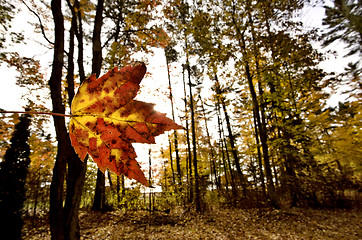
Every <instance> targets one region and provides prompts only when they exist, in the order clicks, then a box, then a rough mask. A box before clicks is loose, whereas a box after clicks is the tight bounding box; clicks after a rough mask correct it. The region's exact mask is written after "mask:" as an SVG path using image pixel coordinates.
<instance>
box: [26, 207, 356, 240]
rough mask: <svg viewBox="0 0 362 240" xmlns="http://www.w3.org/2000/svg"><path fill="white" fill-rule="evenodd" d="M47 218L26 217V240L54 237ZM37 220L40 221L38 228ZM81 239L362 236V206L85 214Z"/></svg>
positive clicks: (81, 223)
mask: <svg viewBox="0 0 362 240" xmlns="http://www.w3.org/2000/svg"><path fill="white" fill-rule="evenodd" d="M45 219H46V218H45V217H44V218H38V219H36V221H35V222H34V223H33V221H32V218H30V219H28V220H26V221H25V226H24V237H23V238H24V239H50V235H49V225H48V223H47V221H46V220H45ZM33 224H35V226H34V227H33ZM80 226H81V239H97V240H98V239H107V240H111V239H356V240H357V239H362V210H345V209H344V210H340V209H328V210H326V209H302V208H291V209H288V210H276V209H266V208H264V209H230V208H229V209H219V208H217V209H212V210H209V211H207V212H205V213H204V214H196V213H193V212H191V211H186V212H185V211H182V210H181V209H180V210H177V209H173V210H171V212H170V213H165V212H159V211H155V212H153V213H149V212H147V211H137V212H124V211H113V212H92V211H82V212H81V213H80Z"/></svg>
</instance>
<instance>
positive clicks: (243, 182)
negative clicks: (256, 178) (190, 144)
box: [215, 75, 247, 197]
mask: <svg viewBox="0 0 362 240" xmlns="http://www.w3.org/2000/svg"><path fill="white" fill-rule="evenodd" d="M215 82H216V94H217V95H218V96H219V98H218V99H219V103H220V104H221V106H222V109H223V112H224V116H225V121H226V129H227V131H228V135H229V142H230V146H231V153H232V155H233V158H234V161H235V163H234V164H235V167H236V171H237V172H238V175H239V179H240V184H241V186H242V188H243V195H244V196H243V197H246V196H247V187H246V179H245V176H244V174H243V171H242V170H241V166H240V161H239V156H238V150H237V148H236V146H235V138H234V134H233V132H232V129H231V123H230V118H229V114H228V112H227V109H226V104H225V99H224V98H223V97H222V95H221V89H220V83H219V80H218V78H217V75H215Z"/></svg>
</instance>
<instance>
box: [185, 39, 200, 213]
mask: <svg viewBox="0 0 362 240" xmlns="http://www.w3.org/2000/svg"><path fill="white" fill-rule="evenodd" d="M186 49H187V40H186ZM186 51H187V50H186ZM186 67H187V75H188V80H189V81H188V85H189V94H190V111H191V132H192V157H193V159H192V162H193V165H194V176H195V179H194V180H195V204H196V211H198V212H200V211H201V194H200V187H199V174H198V169H197V151H196V147H197V146H196V125H195V109H194V99H193V94H192V84H191V69H190V63H189V60H188V56H187V54H186Z"/></svg>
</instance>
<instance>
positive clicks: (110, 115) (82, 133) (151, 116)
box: [69, 63, 182, 186]
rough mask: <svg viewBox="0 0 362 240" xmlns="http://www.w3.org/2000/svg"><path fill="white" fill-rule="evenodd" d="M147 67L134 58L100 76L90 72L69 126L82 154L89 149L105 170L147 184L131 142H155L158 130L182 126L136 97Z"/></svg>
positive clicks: (73, 140) (84, 154)
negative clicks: (129, 64) (132, 60)
mask: <svg viewBox="0 0 362 240" xmlns="http://www.w3.org/2000/svg"><path fill="white" fill-rule="evenodd" d="M145 73H146V66H145V65H144V64H143V63H136V64H135V65H133V66H127V67H124V68H122V69H121V70H118V69H117V67H115V68H113V69H112V70H110V71H109V72H108V73H106V74H105V75H103V76H101V77H100V78H98V79H96V76H95V75H94V74H93V75H92V76H90V77H89V78H88V79H86V80H85V81H84V82H83V83H82V85H81V86H80V88H79V90H78V93H77V95H76V96H75V97H74V100H73V102H72V118H71V121H70V127H69V129H70V139H71V142H72V145H73V147H74V149H75V151H76V152H77V154H78V155H79V157H80V159H81V160H84V159H85V157H86V155H87V154H89V155H90V156H91V157H92V158H93V160H94V162H96V163H97V165H98V167H99V169H100V170H102V171H103V172H104V171H105V170H106V169H107V168H108V169H109V170H111V171H112V172H114V173H116V174H118V175H120V174H123V175H125V176H127V177H128V178H132V179H135V180H137V181H139V182H140V183H142V184H143V185H145V186H149V183H148V181H147V179H146V178H145V176H144V174H143V172H142V171H141V169H140V166H139V164H138V163H137V161H136V160H135V159H136V157H137V155H136V153H135V150H134V148H133V146H132V143H136V142H137V143H155V136H158V135H160V134H162V133H163V132H164V131H168V130H172V129H181V128H182V127H181V126H179V125H177V124H176V123H174V122H173V121H172V120H171V119H169V118H167V117H166V114H163V113H160V112H156V111H155V110H154V109H153V104H151V103H145V102H141V101H136V100H134V97H135V96H136V95H137V92H138V90H139V88H140V87H139V84H140V82H141V80H142V79H143V76H144V75H145Z"/></svg>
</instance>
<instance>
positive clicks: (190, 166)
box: [182, 66, 193, 202]
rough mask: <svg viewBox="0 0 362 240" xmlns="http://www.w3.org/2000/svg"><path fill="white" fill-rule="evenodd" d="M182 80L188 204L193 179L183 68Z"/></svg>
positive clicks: (191, 196)
mask: <svg viewBox="0 0 362 240" xmlns="http://www.w3.org/2000/svg"><path fill="white" fill-rule="evenodd" d="M182 80H183V86H184V94H185V99H184V101H185V121H186V124H185V125H186V141H187V162H186V169H188V171H186V172H187V177H188V178H187V179H188V183H189V189H188V190H189V202H192V201H193V190H192V189H193V177H192V159H191V156H192V153H191V142H190V127H189V120H188V112H187V111H188V108H187V105H188V104H187V92H186V80H185V67H184V66H183V70H182Z"/></svg>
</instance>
